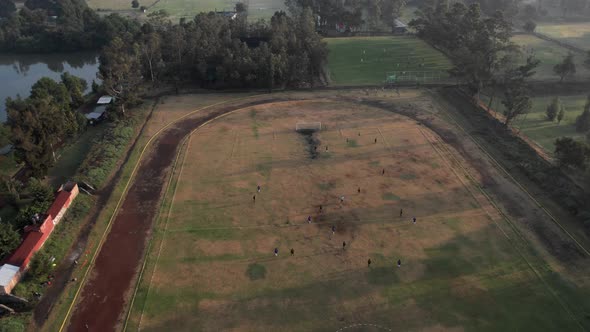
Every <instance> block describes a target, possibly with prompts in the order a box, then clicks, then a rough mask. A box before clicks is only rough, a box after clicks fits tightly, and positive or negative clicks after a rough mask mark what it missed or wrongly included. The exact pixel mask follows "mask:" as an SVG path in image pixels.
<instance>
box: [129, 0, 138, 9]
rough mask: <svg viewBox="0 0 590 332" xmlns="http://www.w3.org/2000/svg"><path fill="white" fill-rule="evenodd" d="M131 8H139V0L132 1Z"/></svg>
mask: <svg viewBox="0 0 590 332" xmlns="http://www.w3.org/2000/svg"><path fill="white" fill-rule="evenodd" d="M131 8H139V1H137V0H133V1H131Z"/></svg>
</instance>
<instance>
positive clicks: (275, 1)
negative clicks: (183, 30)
mask: <svg viewBox="0 0 590 332" xmlns="http://www.w3.org/2000/svg"><path fill="white" fill-rule="evenodd" d="M235 3H236V1H227V0H199V1H194V0H160V1H159V2H158V3H157V4H156V5H155V6H154V7H152V8H151V9H152V10H161V9H164V10H166V11H167V12H168V13H169V14H170V16H171V17H173V18H180V17H188V18H192V17H193V16H195V15H196V14H198V13H200V12H210V11H215V10H217V11H222V10H233V9H234V6H235ZM285 9H286V7H285V4H284V1H283V0H251V1H250V6H249V11H248V20H249V21H256V20H258V19H267V20H268V19H270V17H272V15H273V14H274V13H275V11H279V10H285Z"/></svg>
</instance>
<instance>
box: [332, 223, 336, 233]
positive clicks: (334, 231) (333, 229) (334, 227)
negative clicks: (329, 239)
mask: <svg viewBox="0 0 590 332" xmlns="http://www.w3.org/2000/svg"><path fill="white" fill-rule="evenodd" d="M335 233H336V226H334V225H332V235H334V234H335Z"/></svg>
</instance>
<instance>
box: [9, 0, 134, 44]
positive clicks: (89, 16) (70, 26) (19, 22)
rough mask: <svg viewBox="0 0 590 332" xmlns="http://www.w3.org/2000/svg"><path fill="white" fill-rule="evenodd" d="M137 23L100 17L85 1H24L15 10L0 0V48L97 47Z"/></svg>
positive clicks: (132, 27) (11, 3)
mask: <svg viewBox="0 0 590 332" xmlns="http://www.w3.org/2000/svg"><path fill="white" fill-rule="evenodd" d="M138 29H139V23H137V22H135V21H133V20H129V19H126V18H123V17H121V16H119V15H116V14H112V15H109V16H106V17H104V18H101V17H100V16H99V15H98V14H97V13H96V12H95V11H94V10H92V9H91V8H89V7H88V6H87V5H86V2H85V1H84V0H27V1H26V2H25V4H24V7H23V8H21V9H20V10H18V11H17V10H16V7H15V6H14V3H13V2H12V0H0V51H7V52H21V53H33V52H36V53H50V52H64V51H65V52H70V51H81V50H97V49H100V48H101V47H103V46H104V45H106V44H107V43H108V42H109V41H110V40H112V39H113V38H114V37H115V36H117V35H120V34H121V33H125V32H127V31H137V30H138Z"/></svg>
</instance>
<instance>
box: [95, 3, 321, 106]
mask: <svg viewBox="0 0 590 332" xmlns="http://www.w3.org/2000/svg"><path fill="white" fill-rule="evenodd" d="M315 27H316V25H315V19H314V15H313V13H312V11H311V9H310V8H303V9H302V10H301V11H300V12H299V13H298V14H296V15H292V16H289V15H287V14H286V13H285V12H277V13H275V14H274V16H273V17H272V18H271V19H270V22H268V23H266V22H264V21H259V22H256V23H248V22H246V20H245V19H243V18H238V19H230V18H227V17H225V16H223V15H217V14H215V13H201V14H198V15H197V16H196V17H195V18H194V19H193V20H181V22H180V23H179V24H173V23H172V22H171V21H170V20H169V19H168V17H167V15H166V13H165V12H162V11H159V12H155V13H152V14H150V15H149V17H148V20H147V22H145V23H144V24H143V25H142V26H141V28H140V29H139V30H138V31H136V32H135V33H131V32H127V33H124V34H121V35H118V36H116V37H115V38H113V40H111V41H110V42H109V43H108V45H107V46H106V47H105V48H104V49H103V51H102V53H101V55H100V67H99V77H100V78H101V79H102V81H103V87H104V88H105V90H106V91H107V93H109V94H111V95H112V96H114V97H115V100H116V105H115V106H116V109H113V110H112V111H113V113H115V114H118V115H124V114H125V109H126V107H129V106H132V105H134V104H135V103H136V102H137V100H138V95H139V94H140V89H141V87H142V86H143V85H144V83H145V82H148V83H150V84H160V83H167V84H172V85H174V86H175V87H176V88H177V89H178V88H179V87H180V86H181V85H182V84H191V85H196V86H199V87H204V88H268V89H270V90H272V89H274V88H284V87H313V86H314V85H315V84H319V83H324V82H325V75H324V74H325V73H324V66H325V63H326V57H327V54H328V50H327V46H326V44H325V43H324V42H323V41H322V40H321V37H320V36H319V35H318V34H317V33H316V29H315Z"/></svg>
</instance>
